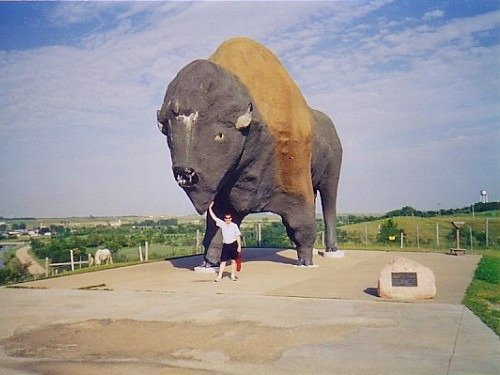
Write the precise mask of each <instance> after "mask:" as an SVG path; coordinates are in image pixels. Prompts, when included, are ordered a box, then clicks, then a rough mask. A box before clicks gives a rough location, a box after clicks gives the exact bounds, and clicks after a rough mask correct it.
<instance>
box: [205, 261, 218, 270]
mask: <svg viewBox="0 0 500 375" xmlns="http://www.w3.org/2000/svg"><path fill="white" fill-rule="evenodd" d="M200 267H204V268H217V267H219V265H218V264H217V263H212V262H209V261H208V260H204V261H203V262H201V264H200Z"/></svg>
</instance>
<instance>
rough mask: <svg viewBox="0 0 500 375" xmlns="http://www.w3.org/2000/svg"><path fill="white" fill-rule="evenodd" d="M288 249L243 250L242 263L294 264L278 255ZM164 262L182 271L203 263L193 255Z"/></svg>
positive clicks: (290, 259) (294, 260) (198, 257)
mask: <svg viewBox="0 0 500 375" xmlns="http://www.w3.org/2000/svg"><path fill="white" fill-rule="evenodd" d="M285 250H288V249H277V248H273V249H269V248H253V247H249V248H243V256H242V259H243V263H248V262H259V261H270V262H276V263H284V264H295V263H296V262H297V260H296V259H292V258H288V257H285V256H283V255H281V254H280V252H283V251H285ZM165 260H166V261H168V262H170V263H172V265H173V266H174V267H175V268H184V269H194V268H195V267H197V266H199V265H200V264H201V262H202V261H203V256H202V255H193V256H190V257H183V258H175V259H165Z"/></svg>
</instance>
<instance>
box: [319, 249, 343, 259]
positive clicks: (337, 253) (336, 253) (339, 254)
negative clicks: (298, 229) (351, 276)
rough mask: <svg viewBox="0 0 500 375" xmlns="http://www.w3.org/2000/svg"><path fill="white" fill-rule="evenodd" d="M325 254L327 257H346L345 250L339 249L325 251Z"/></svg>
mask: <svg viewBox="0 0 500 375" xmlns="http://www.w3.org/2000/svg"><path fill="white" fill-rule="evenodd" d="M323 256H324V257H325V258H344V257H345V251H343V250H337V251H328V252H326V251H323Z"/></svg>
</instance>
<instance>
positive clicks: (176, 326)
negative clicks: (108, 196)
mask: <svg viewBox="0 0 500 375" xmlns="http://www.w3.org/2000/svg"><path fill="white" fill-rule="evenodd" d="M346 253H347V254H346V257H345V258H342V259H327V258H323V257H321V256H316V257H315V263H316V264H317V265H318V266H319V267H318V268H299V267H295V266H293V263H294V259H295V252H294V251H292V250H283V251H279V250H257V249H246V250H245V254H244V260H245V262H244V264H243V269H242V272H241V274H240V275H239V280H238V281H237V282H232V281H231V280H229V278H227V277H226V278H224V279H223V281H222V282H220V283H214V282H213V281H212V280H213V278H214V276H213V275H209V274H201V273H195V272H193V271H192V269H193V267H194V266H195V265H197V264H198V263H199V262H200V257H192V258H183V259H179V260H174V261H171V262H168V261H165V262H156V263H150V264H144V265H138V266H133V267H127V268H120V269H113V270H106V271H100V272H95V273H88V274H81V275H73V276H68V277H61V278H54V279H47V280H40V281H37V282H31V283H26V284H22V285H23V287H24V288H25V289H14V288H0V316H1V319H0V340H1V341H0V349H2V350H3V351H2V350H0V373H2V374H26V373H28V374H45V373H50V374H66V373H72V374H91V373H95V372H97V371H99V372H100V373H103V374H136V373H148V374H212V373H213V374H221V373H227V374H249V373H253V374H402V373H404V374H498V373H500V343H499V339H498V336H496V335H495V334H494V333H493V332H492V331H491V330H490V329H489V328H488V327H486V326H485V325H484V324H483V323H482V322H481V321H480V320H479V319H478V318H477V317H476V316H474V315H473V314H472V313H471V312H470V311H469V310H468V309H467V308H465V307H464V306H462V305H461V304H460V301H461V299H462V298H463V295H464V292H465V289H466V287H467V285H468V284H469V283H470V281H471V279H472V275H473V271H474V269H475V267H476V265H477V262H478V260H479V257H477V256H474V255H465V256H448V255H444V254H434V253H389V252H371V251H347V252H346ZM395 256H405V257H407V258H410V259H413V260H415V261H417V262H419V263H421V264H423V265H425V266H427V267H429V268H431V269H432V270H433V271H434V273H435V276H436V285H437V295H436V297H435V298H434V299H433V300H431V301H425V302H416V303H396V302H387V301H383V300H381V299H380V298H378V297H377V296H376V285H377V279H378V273H379V271H380V270H381V269H382V267H383V265H384V264H385V263H387V262H388V261H389V260H390V259H392V258H393V257H395ZM28 288H29V289H28Z"/></svg>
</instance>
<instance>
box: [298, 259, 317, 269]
mask: <svg viewBox="0 0 500 375" xmlns="http://www.w3.org/2000/svg"><path fill="white" fill-rule="evenodd" d="M312 265H313V262H312V260H311V259H305V258H300V259H299V260H298V261H297V266H299V267H300V266H306V267H310V266H312Z"/></svg>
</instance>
